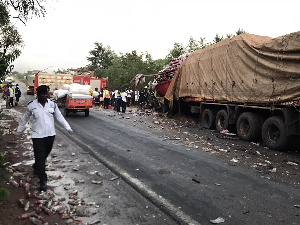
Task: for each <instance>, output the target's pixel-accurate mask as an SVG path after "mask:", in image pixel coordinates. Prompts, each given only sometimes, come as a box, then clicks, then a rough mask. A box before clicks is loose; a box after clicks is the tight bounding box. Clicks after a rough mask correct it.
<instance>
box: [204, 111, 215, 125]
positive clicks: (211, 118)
mask: <svg viewBox="0 0 300 225" xmlns="http://www.w3.org/2000/svg"><path fill="white" fill-rule="evenodd" d="M215 122H216V111H215V110H214V109H205V110H204V111H203V113H202V116H201V126H202V127H203V128H206V129H214V128H215Z"/></svg>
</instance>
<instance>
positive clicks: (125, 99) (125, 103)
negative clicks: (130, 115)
mask: <svg viewBox="0 0 300 225" xmlns="http://www.w3.org/2000/svg"><path fill="white" fill-rule="evenodd" d="M121 98H122V102H121V106H122V113H125V111H126V105H127V92H126V91H122V93H121Z"/></svg>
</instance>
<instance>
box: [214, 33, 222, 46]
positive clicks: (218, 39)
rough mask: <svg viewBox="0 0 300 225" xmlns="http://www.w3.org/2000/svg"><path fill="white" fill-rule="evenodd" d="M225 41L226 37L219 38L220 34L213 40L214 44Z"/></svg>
mask: <svg viewBox="0 0 300 225" xmlns="http://www.w3.org/2000/svg"><path fill="white" fill-rule="evenodd" d="M222 40H224V37H223V36H219V35H218V34H216V36H215V37H214V39H213V43H214V44H215V43H218V42H220V41H222Z"/></svg>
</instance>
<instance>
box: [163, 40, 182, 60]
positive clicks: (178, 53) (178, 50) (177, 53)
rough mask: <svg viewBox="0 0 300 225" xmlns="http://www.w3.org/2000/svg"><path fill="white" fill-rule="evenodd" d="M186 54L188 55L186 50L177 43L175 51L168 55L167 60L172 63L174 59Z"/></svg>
mask: <svg viewBox="0 0 300 225" xmlns="http://www.w3.org/2000/svg"><path fill="white" fill-rule="evenodd" d="M185 53H187V50H186V48H185V47H184V46H183V45H182V44H181V43H178V42H175V43H174V46H173V49H171V50H170V53H169V54H168V55H167V57H166V59H167V60H168V61H171V60H172V59H173V58H178V57H179V56H181V55H183V54H185Z"/></svg>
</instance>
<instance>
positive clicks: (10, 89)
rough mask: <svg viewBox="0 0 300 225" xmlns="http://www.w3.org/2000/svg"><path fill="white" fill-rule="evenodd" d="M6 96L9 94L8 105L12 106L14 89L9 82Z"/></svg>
mask: <svg viewBox="0 0 300 225" xmlns="http://www.w3.org/2000/svg"><path fill="white" fill-rule="evenodd" d="M8 96H9V98H8V99H9V102H8V106H11V107H14V89H13V87H12V85H11V84H10V85H9V88H8Z"/></svg>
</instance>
